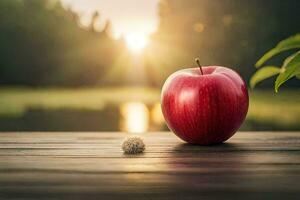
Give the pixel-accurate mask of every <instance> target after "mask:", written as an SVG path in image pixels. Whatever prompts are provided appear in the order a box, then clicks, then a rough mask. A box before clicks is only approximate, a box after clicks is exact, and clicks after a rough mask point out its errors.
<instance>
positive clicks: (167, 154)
mask: <svg viewBox="0 0 300 200" xmlns="http://www.w3.org/2000/svg"><path fill="white" fill-rule="evenodd" d="M129 135H130V134H125V133H81V132H75V133H60V132H55V133H46V132H34V133H0V199H7V198H13V199H20V198H21V199H24V198H27V199H58V198H59V199H60V198H63V199H87V198H88V199H99V198H100V199H170V198H172V199H195V198H205V199H218V198H222V199H232V198H234V199H254V198H264V199H266V198H268V199H277V198H278V199H282V198H290V199H293V198H295V199H297V198H298V197H299V195H300V187H299V184H298V182H299V181H298V180H299V178H300V133H299V132H245V133H237V134H236V135H235V136H234V137H233V138H232V139H230V140H229V141H228V142H226V143H225V144H222V145H217V146H209V147H199V146H191V145H186V144H184V143H183V142H182V141H180V140H179V139H178V138H177V137H175V136H174V135H173V134H171V133H163V132H162V133H147V134H142V135H141V137H143V138H144V141H145V143H146V148H147V149H146V151H145V153H144V154H140V155H131V156H128V155H124V154H123V153H122V150H121V148H120V145H121V142H122V141H123V139H124V138H125V137H127V136H129Z"/></svg>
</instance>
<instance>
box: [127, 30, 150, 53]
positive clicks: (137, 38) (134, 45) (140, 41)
mask: <svg viewBox="0 0 300 200" xmlns="http://www.w3.org/2000/svg"><path fill="white" fill-rule="evenodd" d="M125 41H126V45H127V47H128V49H129V50H131V51H132V52H134V53H139V52H141V50H143V49H144V48H145V47H146V45H147V44H148V37H147V35H145V34H140V33H131V34H126V35H125Z"/></svg>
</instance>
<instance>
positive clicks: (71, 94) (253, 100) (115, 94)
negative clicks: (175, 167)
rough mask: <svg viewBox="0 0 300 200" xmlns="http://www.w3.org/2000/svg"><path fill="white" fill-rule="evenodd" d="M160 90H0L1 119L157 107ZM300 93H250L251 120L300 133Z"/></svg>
mask: <svg viewBox="0 0 300 200" xmlns="http://www.w3.org/2000/svg"><path fill="white" fill-rule="evenodd" d="M159 97H160V91H159V90H157V89H151V88H138V87H136V88H135V87H130V88H128V87H119V88H92V89H90V88H80V89H55V88H53V89H51V88H49V89H31V88H0V117H1V116H10V117H11V116H15V117H18V116H22V115H23V114H24V113H25V112H26V110H27V109H29V108H40V109H45V110H47V109H61V108H64V109H88V110H101V109H103V108H105V107H106V106H108V105H116V106H117V105H120V104H122V103H125V102H131V101H138V102H143V103H145V104H154V103H156V102H158V101H159ZM299 102H300V91H299V90H294V91H280V92H279V93H277V94H275V93H274V92H273V91H272V90H254V91H250V107H249V112H248V116H247V119H249V120H252V121H259V122H261V123H268V124H276V125H278V126H281V127H289V126H293V127H297V129H299V130H300V104H299Z"/></svg>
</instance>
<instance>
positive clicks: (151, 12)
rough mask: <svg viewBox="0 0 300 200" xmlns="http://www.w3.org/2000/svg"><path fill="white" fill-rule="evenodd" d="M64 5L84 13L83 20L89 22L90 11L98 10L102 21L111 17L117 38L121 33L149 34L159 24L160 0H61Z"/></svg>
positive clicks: (124, 34)
mask: <svg viewBox="0 0 300 200" xmlns="http://www.w3.org/2000/svg"><path fill="white" fill-rule="evenodd" d="M61 1H62V3H63V5H64V6H65V7H67V6H68V5H70V6H71V8H72V9H73V10H74V11H76V12H79V13H80V14H82V15H83V16H82V22H83V23H85V22H88V20H89V19H90V18H89V16H90V13H92V12H94V11H95V10H98V11H99V12H100V15H101V22H102V23H104V22H105V20H107V19H109V20H110V21H111V23H112V28H113V34H114V36H115V37H116V38H118V37H120V36H121V35H123V36H125V37H126V35H127V36H128V35H132V34H138V35H149V34H151V33H152V32H154V31H155V29H156V28H157V24H158V16H157V4H158V1H159V0H61Z"/></svg>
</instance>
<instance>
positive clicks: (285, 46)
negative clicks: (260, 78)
mask: <svg viewBox="0 0 300 200" xmlns="http://www.w3.org/2000/svg"><path fill="white" fill-rule="evenodd" d="M296 48H300V34H297V35H295V36H292V37H289V38H287V39H285V40H282V41H281V42H279V43H278V44H277V46H276V47H275V48H273V49H271V50H270V51H268V52H267V53H266V54H265V55H263V57H262V58H260V59H259V60H258V61H257V63H256V64H255V66H256V67H260V66H262V65H263V64H264V63H265V62H266V61H267V60H269V59H270V58H272V57H273V56H275V55H277V54H279V53H281V52H283V51H287V50H291V49H296Z"/></svg>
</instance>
